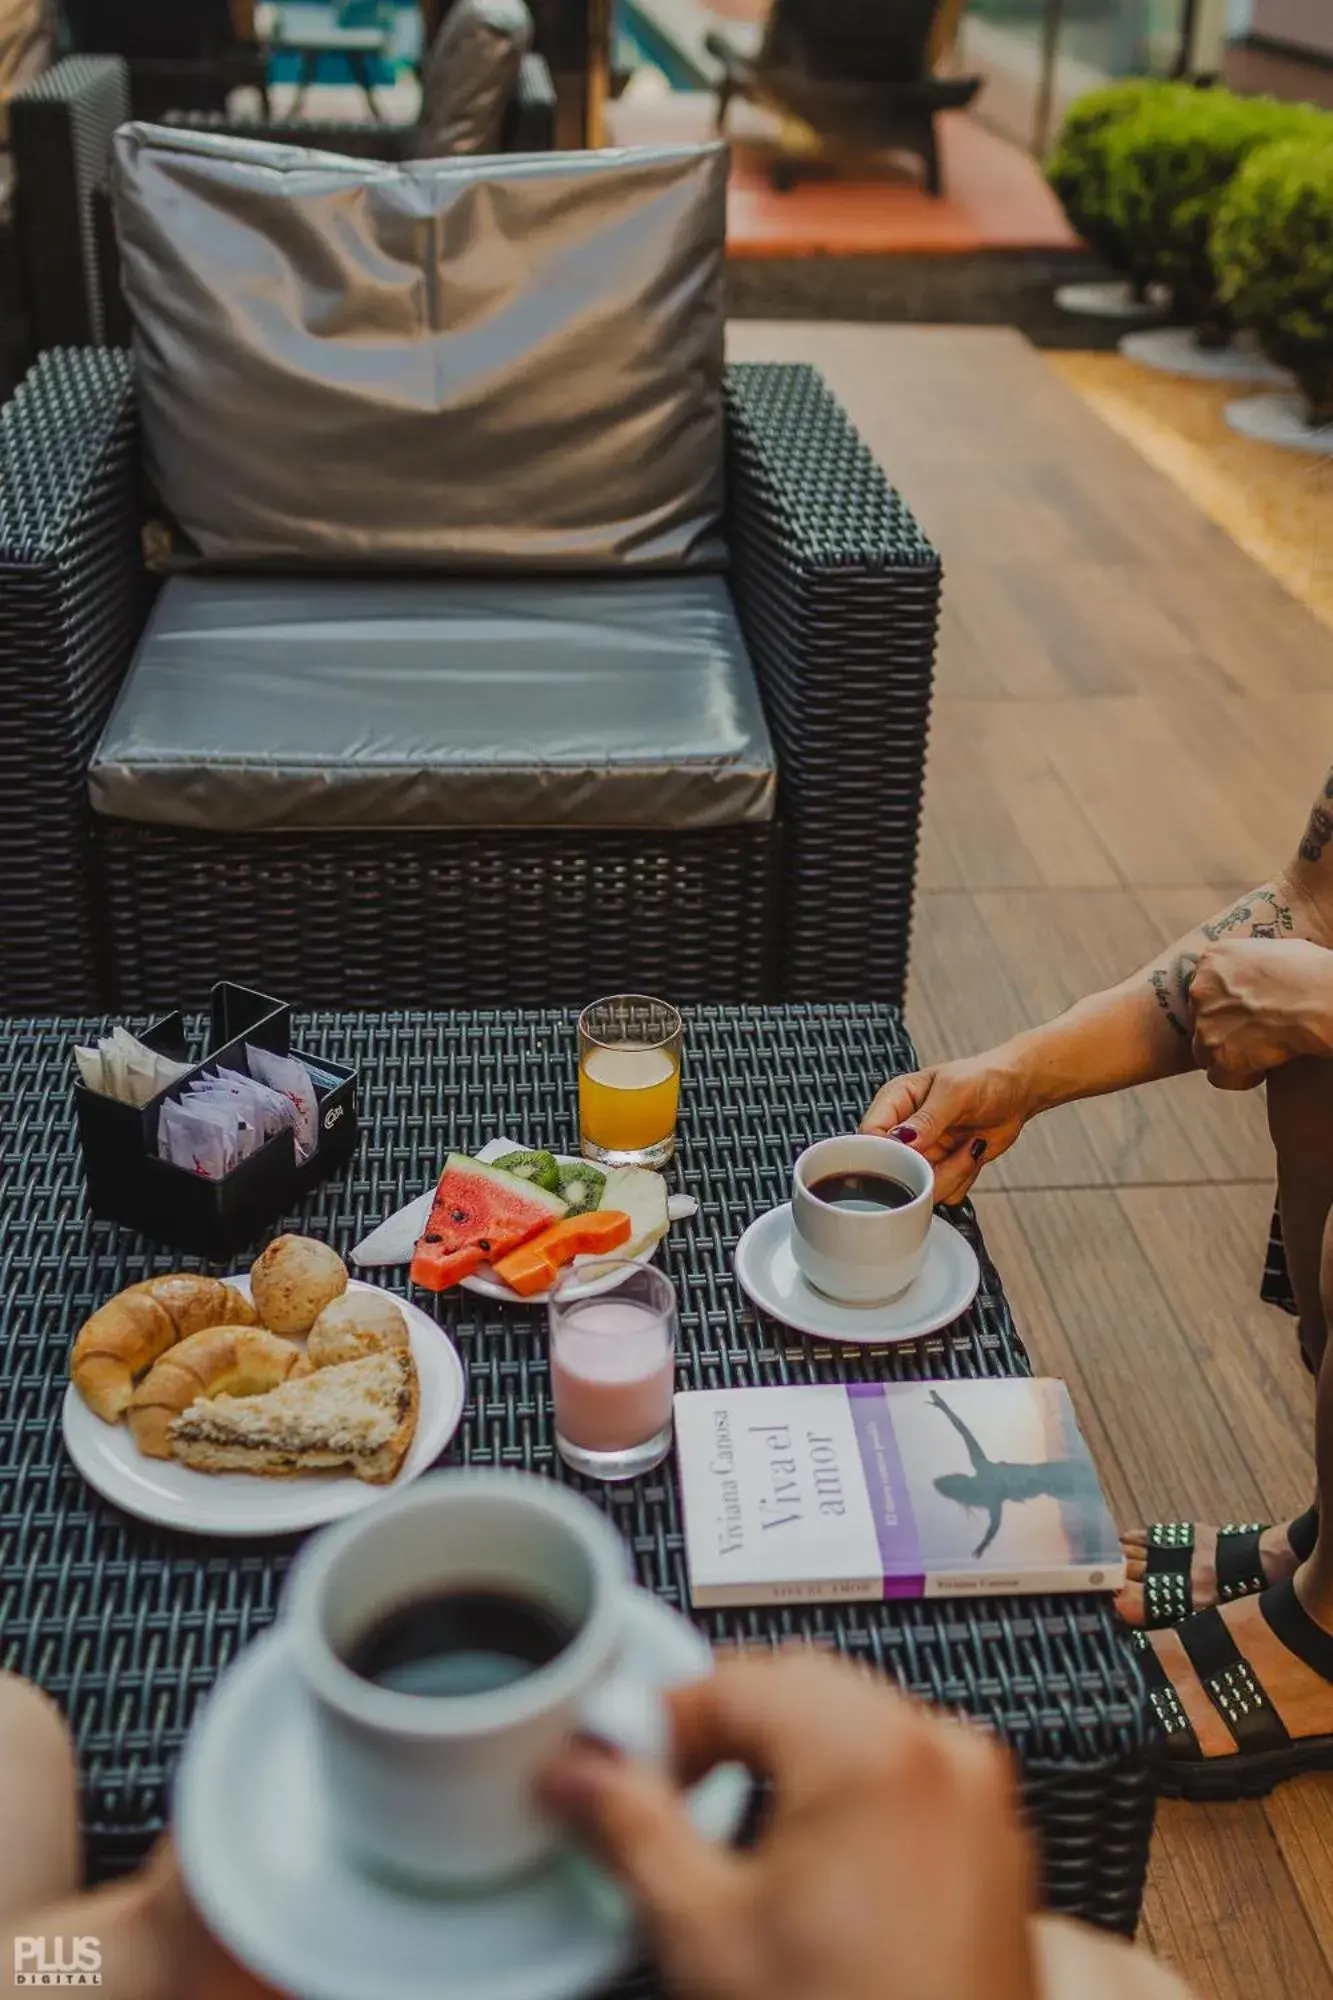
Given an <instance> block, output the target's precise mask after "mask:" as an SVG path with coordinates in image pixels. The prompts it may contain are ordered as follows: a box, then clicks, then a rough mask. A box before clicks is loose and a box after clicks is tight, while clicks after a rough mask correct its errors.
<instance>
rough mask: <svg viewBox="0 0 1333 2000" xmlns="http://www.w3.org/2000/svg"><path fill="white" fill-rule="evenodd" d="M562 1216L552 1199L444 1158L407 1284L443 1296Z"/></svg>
mask: <svg viewBox="0 0 1333 2000" xmlns="http://www.w3.org/2000/svg"><path fill="white" fill-rule="evenodd" d="M567 1212H568V1203H566V1202H564V1201H562V1200H561V1199H560V1196H559V1195H558V1194H550V1193H548V1192H547V1190H546V1189H545V1188H540V1187H534V1185H533V1183H532V1182H531V1181H525V1180H520V1179H519V1178H518V1176H517V1175H516V1174H509V1173H506V1172H505V1171H504V1169H503V1168H502V1167H487V1166H483V1164H482V1162H481V1161H480V1160H472V1159H469V1158H468V1156H467V1154H466V1153H450V1155H449V1157H448V1159H447V1160H446V1161H445V1163H444V1172H443V1173H442V1174H441V1175H440V1180H439V1185H438V1186H437V1188H436V1190H435V1200H434V1202H433V1203H432V1205H431V1211H430V1216H429V1219H428V1220H427V1223H426V1227H425V1230H424V1231H423V1233H422V1237H421V1241H420V1242H419V1243H418V1244H417V1247H416V1252H415V1254H414V1255H413V1258H412V1282H413V1283H414V1284H417V1285H420V1286H421V1287H422V1288H423V1290H425V1291H428V1292H443V1291H447V1290H448V1288H449V1286H450V1285H456V1284H457V1283H458V1281H459V1279H460V1278H466V1277H469V1276H470V1275H471V1273H472V1272H473V1271H476V1270H479V1269H480V1267H481V1266H482V1265H483V1264H490V1263H493V1262H494V1261H495V1259H496V1258H497V1257H503V1256H505V1255H506V1253H507V1252H508V1251H510V1250H516V1249H517V1248H518V1246H519V1244H520V1243H526V1242H527V1240H528V1238H529V1236H535V1235H536V1234H537V1231H538V1230H539V1229H546V1228H549V1226H550V1224H551V1223H552V1222H555V1221H558V1220H559V1218H560V1217H561V1216H562V1215H565V1214H566V1213H567Z"/></svg>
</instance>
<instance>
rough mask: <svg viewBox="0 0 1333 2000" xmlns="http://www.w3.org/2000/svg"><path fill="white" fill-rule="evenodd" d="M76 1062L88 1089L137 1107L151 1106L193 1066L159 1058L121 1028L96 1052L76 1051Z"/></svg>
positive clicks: (82, 1049) (171, 1059) (164, 1057)
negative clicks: (150, 1104)
mask: <svg viewBox="0 0 1333 2000" xmlns="http://www.w3.org/2000/svg"><path fill="white" fill-rule="evenodd" d="M74 1061H75V1065H76V1067H77V1069H78V1072H79V1076H80V1079H81V1080H82V1082H83V1083H84V1085H85V1086H86V1087H87V1089H89V1090H96V1091H98V1092H99V1093H100V1094H101V1095H102V1096H103V1097H114V1098H117V1099H119V1101H120V1102H121V1103H122V1104H136V1105H143V1104H148V1103H150V1102H151V1101H152V1099H153V1098H155V1097H157V1096H159V1095H160V1094H161V1092H162V1091H164V1090H166V1089H167V1087H168V1086H169V1085H170V1084H173V1083H177V1082H179V1080H180V1078H181V1077H183V1076H185V1075H186V1074H187V1073H188V1072H189V1070H190V1069H191V1068H192V1067H193V1065H192V1064H190V1063H187V1062H176V1061H175V1060H174V1059H173V1058H172V1057H171V1056H163V1055H159V1054H158V1052H157V1050H156V1049H150V1048H149V1046H148V1044H147V1043H146V1042H141V1041H140V1040H139V1039H138V1037H137V1036H136V1035H132V1034H131V1033H130V1032H129V1030H128V1028H121V1027H116V1028H113V1029H112V1031H111V1033H110V1034H109V1035H107V1036H105V1037H104V1038H103V1039H102V1040H101V1041H100V1042H99V1043H98V1044H97V1047H96V1048H95V1049H84V1048H76V1049H75V1051H74Z"/></svg>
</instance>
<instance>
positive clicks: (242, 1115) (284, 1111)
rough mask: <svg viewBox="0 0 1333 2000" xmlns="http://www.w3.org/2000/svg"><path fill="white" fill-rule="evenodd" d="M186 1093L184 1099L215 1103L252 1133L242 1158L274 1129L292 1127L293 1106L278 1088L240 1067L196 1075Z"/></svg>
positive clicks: (253, 1150) (271, 1135)
mask: <svg viewBox="0 0 1333 2000" xmlns="http://www.w3.org/2000/svg"><path fill="white" fill-rule="evenodd" d="M185 1096H186V1102H187V1103H190V1104H214V1105H218V1106H219V1107H221V1108H222V1109H224V1110H225V1111H226V1112H227V1113H228V1115H229V1116H230V1117H233V1118H236V1119H238V1120H240V1121H241V1122H242V1124H243V1126H244V1129H245V1133H246V1134H247V1135H253V1143H247V1144H246V1145H245V1146H244V1147H243V1149H242V1152H241V1157H242V1158H243V1159H248V1157H249V1155H250V1154H251V1153H252V1152H258V1150H259V1148H260V1147H261V1146H262V1145H264V1144H265V1142H266V1141H267V1140H269V1139H271V1138H273V1136H274V1134H275V1133H278V1132H282V1131H285V1130H287V1129H288V1128H289V1127H291V1128H293V1129H294V1128H295V1125H296V1112H295V1109H294V1108H293V1106H292V1105H291V1104H290V1103H289V1102H288V1100H287V1099H286V1098H285V1097H283V1096H282V1095H281V1093H280V1092H278V1091H276V1090H270V1089H269V1088H268V1085H267V1084H263V1083H256V1081H255V1079H254V1078H253V1077H250V1076H242V1075H241V1073H240V1071H239V1070H222V1069H219V1070H218V1071H216V1072H215V1073H214V1074H212V1075H209V1076H203V1077H198V1078H196V1080H195V1081H194V1082H193V1083H192V1084H190V1085H189V1086H188V1087H187V1089H186V1093H185Z"/></svg>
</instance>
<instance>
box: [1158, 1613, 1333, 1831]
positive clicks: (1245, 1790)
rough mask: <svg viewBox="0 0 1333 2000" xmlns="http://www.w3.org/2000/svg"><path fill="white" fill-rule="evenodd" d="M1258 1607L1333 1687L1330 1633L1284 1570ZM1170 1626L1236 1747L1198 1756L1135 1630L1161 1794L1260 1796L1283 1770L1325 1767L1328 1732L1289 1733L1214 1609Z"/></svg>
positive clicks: (1331, 1750) (1330, 1751)
mask: <svg viewBox="0 0 1333 2000" xmlns="http://www.w3.org/2000/svg"><path fill="white" fill-rule="evenodd" d="M1259 1609H1260V1611H1261V1612H1262V1613H1263V1616H1264V1618H1265V1620H1266V1621H1267V1623H1268V1625H1269V1627H1270V1628H1271V1630H1272V1632H1273V1635H1274V1637H1275V1638H1277V1639H1279V1640H1280V1641H1281V1642H1282V1644H1283V1645H1284V1646H1285V1647H1286V1648H1287V1651H1288V1652H1289V1653H1292V1654H1294V1655H1295V1657H1296V1658H1297V1659H1298V1660H1303V1661H1304V1662H1305V1664H1306V1666H1307V1667H1309V1668H1310V1669H1311V1671H1312V1672H1313V1673H1316V1674H1318V1675H1319V1676H1320V1678H1321V1679H1323V1680H1326V1681H1328V1682H1329V1684H1330V1687H1333V1637H1331V1636H1330V1635H1329V1634H1328V1633H1327V1632H1325V1631H1324V1629H1323V1627H1322V1626H1320V1625H1316V1624H1315V1622H1314V1620H1313V1618H1311V1616H1310V1614H1309V1612H1308V1611H1306V1610H1305V1609H1304V1607H1303V1606H1302V1604H1301V1601H1300V1599H1299V1598H1298V1597H1297V1595H1296V1586H1295V1584H1294V1583H1293V1582H1292V1581H1291V1580H1290V1578H1289V1579H1288V1580H1287V1581H1286V1582H1285V1583H1272V1584H1269V1586H1268V1588H1267V1589H1266V1590H1264V1591H1263V1592H1262V1593H1261V1594H1260V1597H1259ZM1176 1629H1177V1633H1178V1636H1179V1639H1180V1643H1181V1645H1182V1646H1183V1647H1184V1648H1185V1651H1186V1652H1187V1653H1188V1655H1189V1658H1190V1664H1191V1666H1192V1667H1193V1668H1194V1671H1195V1673H1196V1674H1197V1675H1198V1676H1199V1680H1200V1682H1201V1683H1202V1686H1203V1689H1204V1692H1205V1693H1206V1694H1207V1696H1208V1699H1209V1700H1210V1701H1211V1702H1212V1704H1213V1707H1214V1708H1215V1709H1216V1710H1217V1712H1218V1714H1219V1715H1220V1716H1221V1718H1222V1720H1223V1722H1225V1724H1226V1726H1227V1728H1228V1729H1229V1730H1230V1731H1231V1734H1232V1736H1233V1737H1234V1739H1235V1743H1236V1750H1235V1754H1234V1756H1230V1757H1205V1756H1204V1754H1203V1751H1202V1749H1201V1748H1200V1746H1199V1739H1198V1737H1197V1736H1196V1735H1195V1733H1194V1728H1193V1725H1192V1724H1191V1722H1190V1719H1189V1717H1188V1716H1187V1715H1186V1713H1185V1710H1184V1706H1183V1704H1182V1702H1181V1699H1180V1696H1179V1695H1178V1694H1177V1693H1176V1690H1175V1688H1174V1686H1173V1685H1172V1682H1171V1679H1170V1676H1169V1675H1168V1674H1167V1672H1166V1669H1165V1668H1164V1667H1163V1665H1162V1663H1161V1661H1160V1660H1159V1659H1158V1657H1157V1654H1156V1652H1155V1650H1154V1648H1153V1647H1152V1645H1151V1644H1150V1643H1149V1641H1148V1639H1147V1638H1146V1637H1145V1635H1144V1634H1143V1633H1141V1632H1135V1633H1134V1635H1133V1638H1134V1643H1135V1645H1136V1646H1137V1647H1138V1649H1139V1654H1140V1660H1141V1663H1142V1666H1143V1671H1144V1675H1145V1677H1146V1679H1147V1683H1148V1700H1149V1702H1150V1703H1151V1705H1152V1710H1153V1713H1154V1715H1155V1716H1156V1718H1157V1721H1158V1723H1159V1724H1160V1726H1161V1731H1162V1740H1161V1743H1160V1745H1159V1754H1158V1758H1157V1764H1156V1770H1157V1776H1158V1782H1159V1785H1160V1788H1161V1790H1162V1791H1163V1792H1165V1793H1166V1794H1167V1796H1168V1797H1170V1798H1180V1799H1198V1800H1220V1799H1262V1798H1266V1797H1267V1796H1268V1794H1269V1792H1271V1791H1272V1789H1273V1787H1274V1785H1280V1784H1281V1783H1282V1781H1283V1779H1284V1778H1298V1777H1300V1776H1301V1775H1302V1773H1303V1772H1306V1771H1328V1770H1333V1736H1295V1737H1294V1736H1292V1734H1291V1733H1290V1731H1289V1730H1288V1728H1287V1726H1286V1724H1285V1723H1284V1722H1283V1720H1282V1718H1281V1716H1280V1715H1279V1714H1278V1712H1277V1710H1276V1709H1275V1708H1274V1706H1273V1704H1272V1702H1271V1701H1270V1700H1269V1699H1268V1696H1267V1695H1266V1694H1265V1693H1264V1690H1263V1687H1262V1686H1261V1685H1260V1682H1259V1679H1258V1676H1257V1675H1256V1674H1255V1671H1254V1668H1253V1667H1252V1666H1251V1665H1250V1663H1249V1661H1248V1660H1247V1659H1246V1658H1245V1655H1244V1654H1243V1653H1242V1652H1241V1650H1240V1648H1239V1646H1237V1644H1236V1642H1235V1640H1234V1639H1233V1638H1232V1636H1231V1633H1230V1631H1229V1630H1228V1628H1227V1623H1226V1620H1225V1619H1224V1618H1223V1616H1222V1614H1221V1612H1220V1611H1217V1610H1211V1611H1196V1612H1195V1613H1194V1615H1193V1617H1192V1618H1187V1619H1186V1620H1185V1622H1184V1624H1183V1625H1180V1626H1178V1627H1177V1628H1176Z"/></svg>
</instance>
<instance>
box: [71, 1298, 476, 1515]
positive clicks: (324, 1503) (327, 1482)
mask: <svg viewBox="0 0 1333 2000" xmlns="http://www.w3.org/2000/svg"><path fill="white" fill-rule="evenodd" d="M226 1282H227V1283H228V1284H229V1285H234V1286H235V1287H236V1289H237V1291H238V1292H244V1293H245V1296H246V1297H247V1298H249V1296H250V1280H249V1278H248V1277H235V1278H228V1279H227V1281H226ZM382 1289H383V1288H382V1287H381V1286H379V1285H365V1284H362V1282H361V1281H360V1279H359V1278H353V1279H351V1280H350V1281H349V1284H348V1290H349V1291H353V1292H376V1291H380V1290H382ZM386 1296H387V1297H390V1298H392V1299H393V1302H394V1304H395V1305H396V1306H397V1307H398V1309H399V1311H400V1312H401V1313H402V1315H403V1317H404V1318H405V1319H406V1321H407V1327H408V1332H409V1333H410V1334H411V1336H412V1356H413V1359H414V1360H415V1362H416V1364H417V1375H418V1378H419V1380H420V1383H421V1408H420V1413H419V1415H418V1417H417V1434H416V1436H415V1437H414V1438H413V1440H412V1444H411V1448H410V1449H409V1451H408V1454H407V1457H406V1458H405V1459H404V1460H403V1465H402V1469H401V1471H400V1472H399V1474H398V1477H397V1479H395V1480H394V1481H393V1482H392V1484H391V1485H389V1486H371V1485H368V1484H367V1483H366V1481H365V1480H364V1479H357V1478H356V1477H355V1476H354V1475H353V1474H352V1473H350V1472H314V1473H309V1474H306V1475H305V1476H303V1477H302V1478H299V1479H261V1478H258V1477H255V1476H253V1475H251V1474H249V1473H245V1472H220V1473H212V1472H192V1471H191V1470H190V1467H189V1466H188V1465H177V1464H176V1462H175V1460H174V1459H164V1458H145V1457H144V1455H143V1453H142V1452H141V1451H140V1450H139V1449H138V1447H137V1446H136V1445H135V1443H134V1440H133V1438H131V1436H130V1434H129V1431H128V1429H127V1428H126V1426H125V1425H124V1424H104V1423H103V1422H102V1419H101V1418H100V1417H95V1416H94V1415H93V1413H92V1411H91V1410H90V1409H89V1408H88V1405H87V1404H86V1403H85V1402H84V1400H83V1398H82V1396H80V1394H79V1392H78V1390H77V1389H76V1388H75V1387H74V1385H73V1383H71V1384H70V1386H69V1387H68V1388H67V1389H66V1391H65V1401H64V1405H63V1407H62V1409H61V1413H60V1420H61V1427H62V1429H63V1431H64V1434H65V1449H66V1450H67V1451H68V1453H69V1455H70V1457H71V1458H72V1459H73V1461H74V1463H75V1465H77V1467H78V1468H79V1471H80V1472H81V1473H82V1474H83V1476H84V1478H85V1479H86V1480H87V1481H88V1484H89V1485H90V1486H95V1487H96V1488H97V1491H98V1492H99V1493H100V1494H101V1495H102V1497H103V1499H105V1500H110V1501H112V1502H113V1504H114V1505H115V1506H117V1507H123V1508H124V1510H125V1512H126V1513H127V1514H137V1515H138V1516H139V1518H140V1520H143V1521H154V1522H156V1523H157V1525H158V1526H159V1527H162V1528H178V1529H183V1530H184V1531H185V1532H186V1533H187V1534H191V1535H290V1534H295V1533H297V1532H299V1531H300V1530H303V1529H305V1528H318V1527H320V1526H321V1525H322V1524H323V1523H324V1522H325V1521H337V1520H340V1519H341V1518H342V1516H343V1515H344V1514H355V1513H358V1512H359V1511H360V1509H361V1508H362V1507H369V1506H371V1505H372V1503H373V1502H374V1501H375V1500H376V1499H377V1498H378V1497H379V1495H380V1494H381V1493H389V1492H392V1491H393V1489H394V1487H398V1486H406V1485H407V1484H408V1483H409V1481H411V1480H413V1479H418V1478H420V1476H421V1474H422V1473H423V1472H427V1471H429V1469H430V1467H431V1466H432V1465H433V1464H434V1463H435V1461H436V1459H437V1458H438V1457H439V1455H440V1453H441V1452H442V1451H443V1450H444V1448H445V1446H446V1445H447V1444H448V1442H449V1440H450V1438H451V1437H452V1436H453V1434H454V1432H455V1431H456V1430H457V1429H458V1425H459V1420H460V1419H461V1417H462V1415H463V1405H464V1402H465V1401H466V1396H467V1384H466V1381H465V1379H464V1375H463V1364H462V1362H461V1361H460V1360H459V1358H458V1352H457V1349H456V1348H455V1347H454V1344H453V1342H452V1341H451V1340H450V1338H449V1336H448V1334H447V1333H446V1332H445V1331H444V1329H443V1327H440V1326H437V1325H436V1323H435V1321H434V1320H433V1319H430V1318H428V1317H427V1315H426V1314H425V1313H424V1312H422V1310H421V1308H420V1307H419V1306H414V1305H413V1304H412V1303H411V1302H410V1301H409V1300H408V1299H401V1298H398V1297H397V1296H396V1295H395V1294H394V1293H392V1292H390V1293H387V1294H386Z"/></svg>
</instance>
